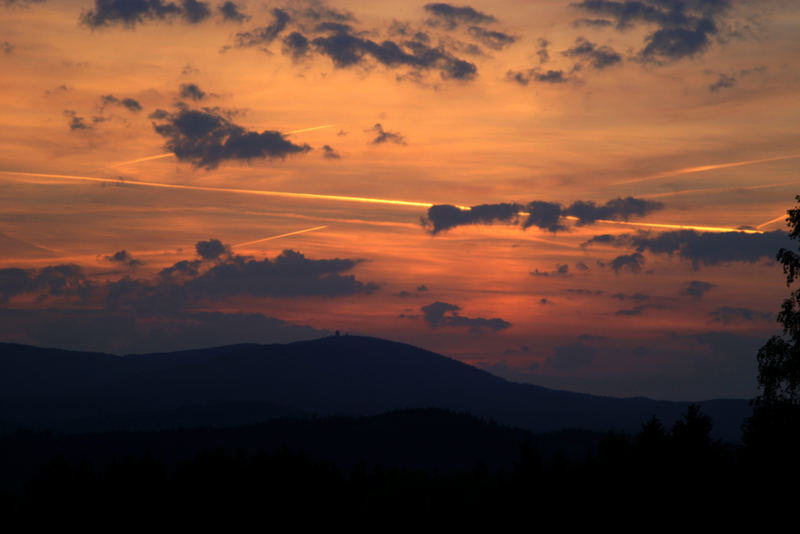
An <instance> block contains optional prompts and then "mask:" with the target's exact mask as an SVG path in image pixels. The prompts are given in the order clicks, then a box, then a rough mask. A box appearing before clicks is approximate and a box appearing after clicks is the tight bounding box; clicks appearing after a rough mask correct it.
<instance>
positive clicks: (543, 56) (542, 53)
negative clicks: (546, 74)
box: [536, 39, 550, 65]
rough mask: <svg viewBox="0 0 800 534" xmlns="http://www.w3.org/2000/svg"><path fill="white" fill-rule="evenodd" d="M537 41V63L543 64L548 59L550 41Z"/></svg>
mask: <svg viewBox="0 0 800 534" xmlns="http://www.w3.org/2000/svg"><path fill="white" fill-rule="evenodd" d="M537 43H538V45H539V46H538V48H537V49H536V55H537V56H538V57H539V65H543V64H545V63H547V62H548V61H550V54H549V53H548V52H547V47H548V45H549V44H550V41H548V40H547V39H539V40H538V41H537Z"/></svg>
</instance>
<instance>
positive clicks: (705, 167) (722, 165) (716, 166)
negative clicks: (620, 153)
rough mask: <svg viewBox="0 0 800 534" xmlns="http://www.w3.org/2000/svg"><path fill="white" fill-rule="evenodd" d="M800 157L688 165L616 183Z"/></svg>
mask: <svg viewBox="0 0 800 534" xmlns="http://www.w3.org/2000/svg"><path fill="white" fill-rule="evenodd" d="M794 158H800V154H789V155H787V156H775V157H774V158H762V159H751V160H747V161H734V162H731V163H718V164H713V165H701V166H699V167H687V168H685V169H676V170H674V171H665V172H660V173H657V174H653V175H651V176H645V177H644V178H632V179H630V180H622V181H619V182H616V184H615V185H618V184H633V183H638V182H647V181H650V180H660V179H662V178H668V177H670V176H677V175H680V174H691V173H695V172H706V171H714V170H717V169H729V168H731V167H742V166H745V165H755V164H757V163H767V162H770V161H781V160H784V159H794Z"/></svg>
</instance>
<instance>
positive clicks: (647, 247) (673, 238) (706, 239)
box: [582, 230, 791, 269]
mask: <svg viewBox="0 0 800 534" xmlns="http://www.w3.org/2000/svg"><path fill="white" fill-rule="evenodd" d="M593 243H603V244H608V245H611V246H615V247H620V248H629V249H634V250H636V251H637V252H639V253H641V252H651V253H653V254H667V255H670V256H673V255H674V256H678V257H679V258H681V259H683V260H686V261H689V262H691V263H692V265H693V266H694V268H695V269H696V268H698V267H699V266H700V265H701V264H702V265H718V264H722V263H730V262H749V263H753V262H756V261H759V260H762V259H768V258H775V255H776V254H777V252H778V249H780V248H786V247H788V246H791V244H790V242H789V238H788V237H787V236H786V232H783V231H781V230H775V231H773V232H764V233H761V234H748V233H745V232H697V231H695V230H672V231H667V232H660V233H654V232H643V231H640V232H636V233H629V234H620V235H617V236H610V235H607V234H606V235H601V236H594V237H593V238H592V239H590V240H589V241H587V242H585V243H584V244H583V245H582V246H587V245H591V244H593Z"/></svg>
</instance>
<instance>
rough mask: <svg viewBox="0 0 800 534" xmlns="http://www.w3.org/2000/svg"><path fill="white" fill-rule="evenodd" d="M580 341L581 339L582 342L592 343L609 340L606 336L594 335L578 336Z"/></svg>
mask: <svg viewBox="0 0 800 534" xmlns="http://www.w3.org/2000/svg"><path fill="white" fill-rule="evenodd" d="M578 339H580V340H581V341H586V342H587V343H588V342H592V341H605V340H606V339H608V338H607V337H605V336H595V335H593V334H581V335H579V336H578Z"/></svg>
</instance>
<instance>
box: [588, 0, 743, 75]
mask: <svg viewBox="0 0 800 534" xmlns="http://www.w3.org/2000/svg"><path fill="white" fill-rule="evenodd" d="M572 6H573V7H575V8H578V9H580V10H583V11H586V12H588V13H591V14H593V15H600V16H605V17H609V18H611V19H613V20H614V21H615V22H616V27H617V29H619V30H625V29H627V28H631V27H634V26H636V25H640V24H641V25H646V26H650V27H652V26H653V25H655V26H656V28H655V30H654V31H652V32H650V33H648V34H647V35H646V36H645V39H644V46H643V48H642V49H641V50H640V51H639V52H638V57H639V59H640V60H642V61H648V62H655V63H667V62H670V61H676V60H679V59H683V58H688V57H692V56H695V55H697V54H700V53H702V52H704V51H705V50H706V49H707V48H708V47H709V45H710V44H711V40H712V38H713V37H714V36H718V34H719V33H720V28H721V19H722V17H723V16H724V15H725V13H726V12H727V11H728V8H729V7H730V1H728V0H623V1H612V0H584V1H582V2H578V3H573V4H572Z"/></svg>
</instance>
